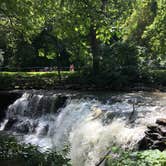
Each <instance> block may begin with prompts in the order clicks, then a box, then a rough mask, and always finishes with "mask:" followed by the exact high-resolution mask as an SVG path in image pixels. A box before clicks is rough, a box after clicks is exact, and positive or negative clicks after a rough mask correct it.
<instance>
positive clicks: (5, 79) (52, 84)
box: [0, 70, 166, 90]
mask: <svg viewBox="0 0 166 166" xmlns="http://www.w3.org/2000/svg"><path fill="white" fill-rule="evenodd" d="M140 85H141V86H146V87H153V88H158V87H163V86H166V70H148V71H145V72H143V73H141V74H140V75H138V76H137V77H135V76H134V77H132V76H129V75H127V74H124V73H123V74H121V73H110V75H109V74H108V73H107V74H100V75H98V76H94V75H92V74H89V73H86V72H81V73H78V72H69V71H65V72H61V80H59V77H58V72H0V90H11V89H48V90H52V89H57V88H58V89H85V90H87V89H88V90H89V89H90V90H91V89H92V90H94V89H100V90H104V89H110V90H123V89H127V88H129V89H130V88H133V87H137V86H140Z"/></svg>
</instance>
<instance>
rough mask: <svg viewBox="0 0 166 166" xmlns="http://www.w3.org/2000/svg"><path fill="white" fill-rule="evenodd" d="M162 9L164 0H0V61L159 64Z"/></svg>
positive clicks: (96, 67)
mask: <svg viewBox="0 0 166 166" xmlns="http://www.w3.org/2000/svg"><path fill="white" fill-rule="evenodd" d="M165 11H166V1H164V0H158V1H157V0H144V1H142V0H134V1H133V0H125V1H124V0H95V1H94V0H80V1H77V0H70V1H69V0H56V1H55V0H15V1H13V0H1V2H0V50H1V57H2V56H3V58H1V59H2V60H3V63H2V62H1V66H10V67H18V68H21V67H33V66H45V65H50V66H57V67H66V66H69V65H70V64H71V63H73V64H74V65H75V66H76V68H87V69H88V71H92V73H94V74H95V75H96V74H98V73H101V72H105V73H109V72H113V71H116V70H117V69H121V68H125V67H127V66H132V68H131V70H132V71H133V70H134V69H136V70H138V68H143V67H144V66H146V65H150V66H164V65H165V62H166V61H165V60H166V59H165V58H166V57H165V55H166V39H165V36H166V12H165ZM2 60H1V61H2ZM127 70H129V68H127Z"/></svg>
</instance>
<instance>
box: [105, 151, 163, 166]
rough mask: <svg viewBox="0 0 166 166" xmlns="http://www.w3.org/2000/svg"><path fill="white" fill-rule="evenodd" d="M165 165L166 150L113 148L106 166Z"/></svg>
mask: <svg viewBox="0 0 166 166" xmlns="http://www.w3.org/2000/svg"><path fill="white" fill-rule="evenodd" d="M123 165H125V166H165V165H166V152H165V151H163V152H160V151H159V150H148V151H142V152H130V151H124V150H121V149H118V148H113V150H112V153H111V154H110V155H109V156H108V157H107V161H106V164H105V166H123Z"/></svg>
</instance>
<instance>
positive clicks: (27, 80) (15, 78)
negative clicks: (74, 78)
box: [0, 72, 73, 90]
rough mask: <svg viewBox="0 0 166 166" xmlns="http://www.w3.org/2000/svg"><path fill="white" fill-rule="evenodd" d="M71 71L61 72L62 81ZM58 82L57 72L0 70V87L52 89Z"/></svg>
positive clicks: (8, 88) (4, 88) (7, 88)
mask: <svg viewBox="0 0 166 166" xmlns="http://www.w3.org/2000/svg"><path fill="white" fill-rule="evenodd" d="M72 74H73V73H71V72H61V77H62V80H61V81H64V80H65V79H67V78H68V77H69V76H70V75H72ZM57 84H58V85H59V84H60V80H59V77H58V72H0V89H1V90H10V89H54V87H55V86H56V85H57Z"/></svg>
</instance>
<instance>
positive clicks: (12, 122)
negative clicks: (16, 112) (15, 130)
mask: <svg viewBox="0 0 166 166" xmlns="http://www.w3.org/2000/svg"><path fill="white" fill-rule="evenodd" d="M16 122H17V119H13V118H9V119H8V122H7V124H6V125H5V128H4V130H10V129H11V128H12V127H13V125H14V124H15V123H16Z"/></svg>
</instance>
